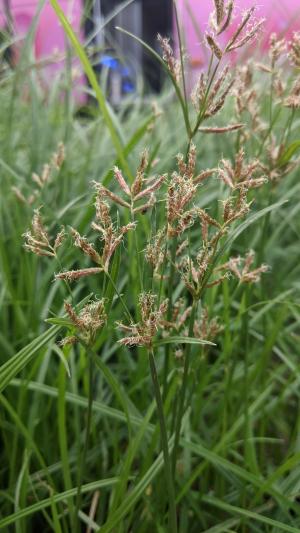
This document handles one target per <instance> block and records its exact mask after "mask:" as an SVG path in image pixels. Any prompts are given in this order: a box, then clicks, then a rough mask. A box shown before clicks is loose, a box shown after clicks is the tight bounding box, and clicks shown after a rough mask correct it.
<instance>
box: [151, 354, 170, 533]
mask: <svg viewBox="0 0 300 533" xmlns="http://www.w3.org/2000/svg"><path fill="white" fill-rule="evenodd" d="M148 356H149V364H150V371H151V377H152V383H153V387H154V395H155V400H156V405H157V414H158V419H159V425H160V436H161V444H162V450H163V456H164V466H165V475H166V482H167V489H168V496H169V531H170V533H177V516H176V504H175V490H174V483H173V477H172V470H171V459H170V454H169V445H168V435H167V428H166V421H165V415H164V408H163V401H162V396H161V393H160V387H159V381H158V375H157V370H156V365H155V359H154V354H153V351H152V350H149V351H148Z"/></svg>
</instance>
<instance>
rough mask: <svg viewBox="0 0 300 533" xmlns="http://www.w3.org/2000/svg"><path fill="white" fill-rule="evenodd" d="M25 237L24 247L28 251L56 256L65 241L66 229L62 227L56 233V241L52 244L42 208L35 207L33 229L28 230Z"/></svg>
mask: <svg viewBox="0 0 300 533" xmlns="http://www.w3.org/2000/svg"><path fill="white" fill-rule="evenodd" d="M23 237H24V240H25V244H24V248H25V250H27V251H28V252H33V253H34V254H36V255H40V256H46V257H56V252H57V250H58V248H59V247H60V246H61V245H62V243H63V240H64V237H65V230H64V228H62V229H61V231H60V232H59V233H58V234H57V235H56V238H55V240H54V243H53V244H51V239H50V237H49V235H48V232H47V230H46V228H45V226H44V224H43V221H42V217H41V214H40V209H35V210H34V214H33V218H32V222H31V229H30V230H28V231H26V233H24V234H23Z"/></svg>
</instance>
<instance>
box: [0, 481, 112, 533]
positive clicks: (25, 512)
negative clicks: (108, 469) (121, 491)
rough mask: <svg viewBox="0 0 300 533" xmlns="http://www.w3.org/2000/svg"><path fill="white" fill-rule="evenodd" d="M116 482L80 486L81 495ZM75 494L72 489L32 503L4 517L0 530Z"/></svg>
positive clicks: (97, 482)
mask: <svg viewBox="0 0 300 533" xmlns="http://www.w3.org/2000/svg"><path fill="white" fill-rule="evenodd" d="M117 482H118V478H117V477H113V478H108V479H100V480H98V481H93V482H92V483H86V484H85V485H82V488H81V492H82V493H83V494H85V493H86V492H94V491H95V490H97V489H104V488H107V487H111V486H113V485H115V484H116V483H117ZM76 494H77V487H74V488H73V489H70V490H66V491H64V492H60V493H58V494H54V495H53V496H51V497H50V498H46V499H44V500H41V501H39V502H37V503H34V504H33V505H30V506H29V507H26V508H25V509H20V510H19V511H17V512H16V513H13V514H11V515H9V516H6V517H5V518H3V519H2V520H0V529H2V528H4V527H7V526H9V525H10V524H14V523H15V522H16V521H17V520H20V519H21V518H25V517H27V516H30V515H32V514H34V513H37V512H38V511H41V510H42V509H46V508H47V507H50V506H51V505H53V503H58V502H62V501H65V500H68V499H69V498H73V497H74V496H76Z"/></svg>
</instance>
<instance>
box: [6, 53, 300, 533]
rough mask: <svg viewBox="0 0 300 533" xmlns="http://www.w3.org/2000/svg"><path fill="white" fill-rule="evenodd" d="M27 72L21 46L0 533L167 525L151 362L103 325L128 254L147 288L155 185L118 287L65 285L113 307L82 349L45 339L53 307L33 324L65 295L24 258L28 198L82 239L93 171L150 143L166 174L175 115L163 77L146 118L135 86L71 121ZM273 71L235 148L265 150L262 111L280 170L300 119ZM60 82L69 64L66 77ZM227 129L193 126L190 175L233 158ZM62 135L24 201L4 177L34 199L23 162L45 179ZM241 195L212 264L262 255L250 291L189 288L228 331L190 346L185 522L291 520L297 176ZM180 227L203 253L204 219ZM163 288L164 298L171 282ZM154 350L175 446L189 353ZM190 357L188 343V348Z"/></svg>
mask: <svg viewBox="0 0 300 533" xmlns="http://www.w3.org/2000/svg"><path fill="white" fill-rule="evenodd" d="M36 72H37V71H36V69H35V68H34V65H31V64H30V59H29V57H27V56H26V54H24V57H23V60H22V63H21V64H20V66H19V67H18V69H17V70H16V71H10V70H7V72H6V73H5V75H3V77H2V78H1V81H0V102H1V110H2V111H1V116H0V169H1V170H0V172H1V173H0V177H1V197H0V201H1V218H0V223H1V230H0V266H1V269H0V280H1V286H0V302H1V314H0V324H1V327H0V345H1V356H0V363H1V364H2V365H3V366H2V367H1V368H0V389H1V395H0V404H1V426H0V430H1V448H0V453H1V463H0V465H1V467H0V479H1V491H0V502H1V507H0V528H1V529H2V530H3V531H12V530H14V528H15V529H16V531H18V532H22V533H23V532H25V531H27V532H31V531H35V530H38V529H40V530H41V531H55V532H67V531H75V530H76V527H78V524H77V525H76V522H77V515H78V516H79V519H80V528H79V530H82V531H84V530H85V529H86V528H87V527H88V526H89V527H90V528H91V529H92V530H97V529H98V528H99V527H100V531H103V532H108V531H118V532H125V531H134V532H139V533H140V532H141V533H142V532H152V531H158V532H164V531H172V526H170V525H169V526H168V525H167V524H168V512H167V510H168V491H167V482H166V481H165V475H164V471H165V463H166V455H165V456H164V455H163V453H162V452H161V424H159V418H158V414H160V415H161V413H159V411H158V412H157V408H156V402H155V394H154V389H153V383H152V379H151V371H152V376H153V365H152V366H150V367H149V362H148V357H147V350H146V348H145V347H134V348H133V349H128V348H126V347H124V346H120V344H117V340H118V339H119V338H120V333H118V332H117V331H116V329H115V321H117V320H122V321H124V320H126V317H125V319H124V310H123V307H122V302H125V305H126V306H127V307H128V308H129V311H130V313H131V314H133V316H134V317H135V319H136V320H138V318H139V316H138V311H137V309H136V301H137V296H138V293H139V292H140V291H141V286H140V276H139V274H138V265H139V264H140V266H141V269H142V285H143V287H144V288H145V289H146V290H148V289H149V288H150V286H151V276H150V274H149V270H148V266H147V265H146V264H145V263H144V261H143V250H144V249H145V246H146V243H147V236H151V235H153V234H154V233H155V228H156V225H159V222H160V220H162V217H163V215H162V212H163V207H162V205H163V201H162V200H163V199H164V195H165V191H166V189H163V192H162V193H161V195H160V196H159V199H160V202H158V203H157V204H156V207H155V209H153V210H150V211H149V212H148V213H147V214H146V215H138V228H139V229H138V230H137V233H136V234H137V240H136V242H135V240H134V238H130V237H129V238H128V240H127V241H125V244H124V246H123V245H122V247H120V248H119V249H118V251H117V253H116V254H115V256H114V259H113V262H112V265H111V270H110V275H111V277H112V280H113V283H112V282H111V280H110V281H107V280H106V281H105V276H104V275H103V274H101V275H100V276H97V277H90V278H86V279H85V280H84V283H83V282H81V283H78V284H73V285H72V292H73V297H74V300H75V303H76V304H77V303H79V302H81V303H82V300H83V299H85V298H87V299H88V297H89V295H90V294H94V295H96V296H97V297H98V298H101V297H102V296H105V297H106V298H107V301H108V302H109V304H110V308H109V311H108V313H109V320H108V322H107V325H106V326H105V327H104V329H103V330H102V332H101V334H99V336H98V337H97V339H96V342H95V343H94V346H93V348H92V349H91V348H89V347H87V346H85V345H84V344H83V343H81V344H78V345H76V346H75V347H70V346H66V347H64V348H61V347H60V346H59V344H58V343H57V341H58V340H60V339H62V338H63V337H64V334H65V328H64V327H63V325H64V322H63V321H61V320H60V319H59V318H56V319H55V320H54V322H55V325H52V326H49V324H47V323H46V322H45V320H46V319H48V318H50V317H52V318H53V317H62V316H63V315H64V310H63V302H64V300H65V299H66V298H68V297H69V293H68V290H67V288H66V287H65V285H64V284H63V283H60V282H53V277H54V274H55V273H57V272H59V271H60V270H61V266H60V264H59V263H57V262H56V261H55V260H52V259H49V258H39V257H36V256H34V255H33V254H28V253H26V252H25V250H24V248H23V237H22V234H23V233H24V232H25V231H26V230H27V228H28V227H29V226H30V222H31V219H32V212H33V208H37V207H40V206H43V208H42V211H41V212H42V213H43V219H44V220H45V222H46V225H47V228H48V230H49V233H50V235H55V234H56V232H57V231H58V229H59V228H60V226H61V225H62V224H64V225H65V226H66V227H68V225H72V226H73V227H75V228H76V229H78V231H80V233H81V234H83V235H85V234H86V235H88V236H90V235H91V230H90V223H91V221H92V220H93V218H94V207H93V202H94V193H93V190H92V188H91V185H90V182H91V181H92V180H96V181H97V182H104V183H105V185H106V186H107V187H112V189H113V190H115V189H116V187H115V182H114V181H113V180H112V178H113V174H112V167H113V165H114V164H115V163H116V162H117V163H118V165H119V166H120V167H121V169H122V170H123V172H124V175H126V178H127V179H128V180H130V175H131V176H134V175H135V172H136V168H137V166H138V164H139V159H140V153H141V152H142V150H143V149H144V147H148V148H149V152H150V160H154V159H156V158H159V160H158V162H157V164H156V166H155V172H156V173H157V174H160V173H169V174H171V173H172V172H173V171H174V170H175V168H176V159H175V157H176V155H177V153H178V152H183V153H185V152H186V150H187V146H188V138H187V135H186V127H185V126H186V124H185V123H184V120H182V115H181V109H180V104H178V103H177V100H176V98H174V97H173V92H171V88H170V87H169V86H168V87H166V90H165V91H164V92H163V94H162V95H161V96H159V97H158V98H157V100H158V105H159V107H161V108H162V109H163V115H162V116H161V117H158V118H155V117H154V114H153V111H152V107H151V98H149V97H147V98H145V97H143V96H140V97H135V98H134V101H130V100H129V101H125V102H124V103H123V104H122V106H121V107H120V109H118V110H115V111H113V110H111V109H110V107H109V104H108V103H107V102H106V101H105V99H104V100H102V93H101V92H99V91H100V89H98V94H97V96H98V103H100V111H99V110H98V107H97V102H94V103H93V104H92V105H91V106H90V107H89V108H88V109H87V110H86V113H85V114H78V113H76V109H75V103H74V102H73V100H72V94H71V91H70V90H69V89H67V91H66V92H65V95H64V97H63V98H62V97H61V92H60V84H59V83H57V85H55V84H54V85H53V90H52V91H51V92H50V94H49V95H48V96H47V98H45V95H44V94H43V93H42V91H41V90H40V89H39V85H38V81H37V74H36ZM288 72H289V73H290V71H288ZM269 78H270V75H269V74H268V73H262V72H261V71H257V72H256V75H255V80H254V84H255V87H256V90H257V92H258V95H259V105H260V106H261V108H260V113H261V118H262V119H263V121H264V122H265V129H264V130H263V131H262V134H260V133H259V132H254V133H253V132H252V130H251V124H250V118H249V116H248V114H247V113H244V115H243V121H244V122H245V123H246V124H248V125H249V126H250V132H251V135H250V138H249V139H248V140H247V141H245V142H244V145H243V146H244V148H245V152H246V156H247V158H249V159H250V158H251V157H256V156H258V155H259V157H260V158H261V160H262V161H263V162H265V163H266V161H267V147H268V144H269V137H268V138H267V139H266V140H265V144H262V138H264V137H265V136H266V133H267V134H268V131H269V121H270V119H271V122H270V124H271V129H272V134H273V135H274V136H275V138H276V139H277V143H278V142H279V140H280V139H282V140H283V142H284V151H283V153H284V154H285V156H284V157H285V158H286V161H283V160H281V162H280V160H279V159H278V161H279V163H278V166H279V167H280V168H282V167H283V165H284V164H286V163H287V161H289V159H290V158H291V157H292V158H295V150H296V147H297V145H296V144H292V143H294V142H296V141H298V139H299V132H298V131H299V118H298V116H297V111H295V112H291V111H290V110H289V109H285V108H283V109H282V110H281V111H280V115H278V114H277V111H278V109H279V108H280V109H281V107H280V104H278V103H277V100H276V98H274V97H273V98H272V95H271V93H270V91H266V90H265V87H266V84H269V83H270V79H269ZM65 79H68V75H67V74H66V77H64V79H63V80H62V83H65ZM94 88H95V87H94ZM260 96H261V97H260ZM99 100H100V101H99ZM270 104H271V105H270ZM233 109H234V107H233V99H232V97H230V98H229V99H228V100H227V102H226V105H225V107H224V109H223V111H222V113H221V115H220V118H219V119H218V124H222V125H223V124H224V125H226V124H227V122H228V119H229V120H230V122H233V120H232V119H231V117H232V115H233V113H234V111H233ZM270 109H271V111H270ZM103 111H104V113H103ZM189 111H190V112H191V110H190V109H189ZM291 114H292V118H293V120H290V117H291ZM274 116H275V117H276V120H274ZM149 126H150V127H149ZM286 126H287V127H286ZM261 135H262V136H261ZM239 139H240V134H239V133H228V134H225V135H217V136H211V135H208V134H205V133H201V132H199V133H198V134H197V135H196V136H195V138H194V142H195V145H196V148H197V171H198V172H200V171H201V170H203V169H206V168H212V167H216V166H217V165H218V163H219V160H220V159H221V158H222V157H226V158H228V159H231V160H232V159H233V157H234V155H235V153H236V151H237V149H238V147H239V146H238V145H239ZM60 141H63V142H64V144H65V148H66V158H65V161H64V163H63V165H62V167H61V168H60V169H59V170H57V171H54V172H53V173H52V177H51V179H50V180H49V183H47V184H46V186H45V187H44V188H43V189H42V191H41V193H40V194H39V196H38V197H37V198H36V200H35V201H34V203H33V205H26V204H25V203H22V202H20V201H19V200H18V199H17V197H16V195H15V193H14V192H13V190H12V187H18V188H19V189H20V190H21V191H22V193H23V194H24V196H26V197H28V196H30V194H32V192H33V190H34V189H35V188H36V186H35V185H34V183H33V182H32V179H31V174H32V172H37V173H40V172H41V170H42V167H43V165H44V164H45V163H47V162H48V161H50V159H51V154H52V153H53V152H54V151H55V149H56V147H57V144H58V143H59V142H60ZM289 147H290V151H289V152H288V148H289ZM278 161H277V162H278ZM282 161H283V162H282ZM224 195H225V187H224V184H223V183H222V182H221V180H219V179H217V178H216V177H211V178H209V179H208V180H207V181H206V182H205V184H204V185H202V186H201V187H200V188H199V191H198V195H197V205H199V206H201V207H202V208H205V209H207V212H208V213H209V214H210V215H211V216H216V217H217V216H218V213H220V210H221V208H220V202H219V200H222V199H224V197H225V196H224ZM251 195H252V198H253V199H255V202H254V203H253V205H252V208H251V212H250V214H249V215H248V216H247V217H246V218H245V219H243V220H242V221H238V223H237V224H236V225H235V226H234V227H233V228H232V229H231V230H230V233H229V235H228V236H227V239H228V241H227V248H226V249H224V250H223V251H222V254H221V256H222V257H220V258H219V259H220V260H221V262H225V261H226V260H227V259H228V258H229V256H236V255H238V254H241V255H244V254H245V252H246V251H247V250H248V249H250V248H253V249H254V250H255V251H256V253H257V260H256V263H257V266H258V265H259V264H261V263H262V262H264V263H266V264H267V265H269V267H270V270H269V272H268V273H266V274H263V276H262V279H261V281H260V282H259V283H257V284H251V285H247V284H246V285H243V284H238V283H237V281H236V279H235V278H233V277H232V278H230V279H227V280H225V281H224V282H223V283H222V284H220V285H216V286H215V287H213V288H212V289H210V290H209V291H206V292H205V294H204V295H203V297H202V298H201V305H202V306H203V305H205V306H207V308H208V312H209V315H210V317H211V318H213V317H216V316H218V317H219V322H220V324H221V325H222V327H223V329H222V331H221V332H220V333H219V334H218V335H217V337H216V338H215V339H214V342H215V343H216V345H215V346H212V347H211V346H205V345H204V346H199V345H197V344H188V345H187V346H188V352H189V353H188V355H189V359H190V368H189V372H188V381H187V396H186V397H187V403H184V413H183V420H182V427H181V434H180V441H179V451H178V456H177V459H178V460H177V463H176V475H175V481H174V482H173V489H174V491H175V500H176V505H177V517H178V529H179V531H180V532H182V533H184V532H195V533H196V532H199V531H202V532H208V531H209V532H211V533H213V532H214V533H217V532H225V531H241V532H243V533H245V532H246V531H251V532H258V531H260V532H261V531H266V532H272V533H273V532H274V533H275V532H282V531H294V532H296V531H299V528H300V503H299V496H300V488H299V476H300V470H299V459H300V450H299V429H300V427H299V423H300V416H299V379H300V373H299V372H300V367H299V355H300V349H299V287H300V286H299V273H300V264H299V234H300V217H299V210H300V202H299V200H300V184H299V179H298V170H294V171H292V172H290V173H289V174H287V175H286V176H284V177H282V178H281V179H280V180H278V182H275V181H274V182H268V183H266V184H265V185H264V186H263V187H261V188H259V189H255V190H254V191H253V192H252V193H251ZM113 213H114V218H115V219H116V220H117V217H118V216H120V217H124V219H126V216H125V215H124V213H123V212H122V210H118V213H119V214H118V215H117V210H115V211H114V212H113ZM127 222H128V221H127V220H123V221H122V223H127ZM190 233H191V235H189V242H190V247H191V248H192V250H190V253H192V252H193V249H194V248H195V249H196V248H197V247H198V248H199V241H200V239H201V237H200V227H198V228H197V227H193V228H192V230H191V231H190ZM225 241H226V239H225ZM136 246H137V250H138V253H136ZM58 255H59V262H60V263H61V264H62V265H63V269H66V270H68V269H71V268H83V267H84V266H90V264H89V263H88V261H85V259H82V257H83V256H82V254H81V252H80V251H78V249H76V248H75V247H74V246H73V242H72V239H71V237H68V239H67V241H66V243H65V244H64V246H63V247H62V249H61V251H59V254H58ZM173 276H174V279H173V286H172V285H171V295H172V297H173V301H176V299H177V298H178V297H179V296H181V295H182V294H184V290H185V289H184V285H183V283H182V281H181V280H180V278H179V276H178V275H177V274H176V273H174V274H173ZM114 285H116V286H117V288H118V292H119V296H118V295H117V294H116V293H115V290H114ZM153 286H154V287H156V286H155V282H152V287H153ZM156 289H157V287H156ZM163 291H164V292H165V293H166V294H165V295H166V296H167V295H168V294H167V293H168V282H166V284H165V285H164V287H163ZM120 294H121V295H122V296H121V297H120ZM189 298H190V297H189ZM160 340H161V337H159V335H158V341H157V342H158V343H159V341H160ZM177 344H181V343H179V342H177ZM166 346H171V348H170V349H169V348H167V349H166V348H165V346H162V345H160V346H158V347H157V348H156V347H154V355H155V364H156V368H157V371H158V377H159V382H160V385H161V386H163V379H164V372H165V368H166V366H165V353H166V352H167V353H169V357H170V361H169V366H168V367H167V374H166V375H165V377H166V383H167V385H166V383H165V384H164V391H165V395H164V396H163V402H164V418H165V421H166V425H167V432H168V436H167V439H169V442H167V443H165V444H167V447H169V451H170V452H171V451H172V449H173V446H174V429H175V428H174V420H175V422H176V416H174V413H176V409H178V405H179V404H180V390H181V383H182V375H183V365H184V358H175V357H174V350H173V345H166ZM91 350H93V351H92V352H91ZM188 355H187V351H186V352H185V358H186V357H187V356H188ZM150 362H151V360H150ZM154 371H155V369H154ZM90 392H91V394H89V393H90ZM156 393H157V390H156ZM91 396H92V397H93V403H92V404H91V401H89V399H90V400H91ZM88 413H90V414H91V417H89V416H88ZM89 418H90V420H89ZM87 425H88V426H89V425H90V431H89V436H88V439H87V438H86V426H87ZM175 440H176V438H175ZM83 448H85V450H86V458H85V459H86V460H85V461H82V450H83ZM83 463H85V464H83ZM81 470H82V472H81ZM81 473H82V478H83V479H82V481H83V486H82V495H81V498H80V500H79V503H80V505H79V508H80V510H79V513H77V512H76V507H77V506H78V490H77V486H78V484H80V481H81ZM173 479H174V478H173ZM93 504H94V505H95V512H94V513H93V511H92V509H93ZM85 524H86V525H85ZM173 531H174V528H173Z"/></svg>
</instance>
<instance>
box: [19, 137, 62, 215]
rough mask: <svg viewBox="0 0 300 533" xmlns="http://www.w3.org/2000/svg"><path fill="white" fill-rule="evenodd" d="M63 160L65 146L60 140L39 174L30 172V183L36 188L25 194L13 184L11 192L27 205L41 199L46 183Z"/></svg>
mask: <svg viewBox="0 0 300 533" xmlns="http://www.w3.org/2000/svg"><path fill="white" fill-rule="evenodd" d="M64 160H65V146H64V144H63V143H62V142H60V143H59V144H58V147H57V150H56V151H55V152H54V153H53V154H52V156H51V159H50V162H49V163H46V164H45V165H44V166H43V168H42V172H41V173H40V174H36V173H35V172H33V173H32V175H31V179H32V183H33V184H34V185H35V186H37V189H34V190H33V191H31V192H30V194H28V195H27V196H26V195H25V193H23V192H22V191H21V189H20V188H19V187H16V186H13V187H12V188H11V189H12V192H13V193H14V194H15V196H16V197H17V198H18V200H19V201H20V202H22V203H24V204H27V205H29V206H30V205H33V204H34V203H35V202H39V201H41V194H42V191H43V189H44V187H45V186H46V185H48V184H49V182H51V179H52V177H53V174H54V173H55V172H58V171H59V170H60V168H61V167H62V165H63V162H64Z"/></svg>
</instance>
